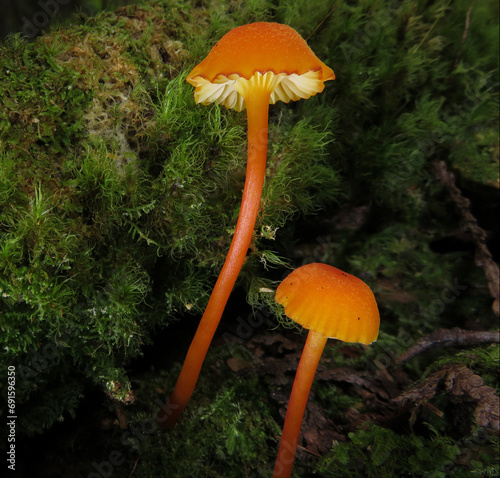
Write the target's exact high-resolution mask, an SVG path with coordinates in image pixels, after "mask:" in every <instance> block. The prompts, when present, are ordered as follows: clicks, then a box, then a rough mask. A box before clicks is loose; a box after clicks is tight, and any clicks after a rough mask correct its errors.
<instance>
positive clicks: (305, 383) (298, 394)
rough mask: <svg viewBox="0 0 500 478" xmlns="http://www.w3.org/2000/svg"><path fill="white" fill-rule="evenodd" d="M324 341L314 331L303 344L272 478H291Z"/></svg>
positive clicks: (324, 338) (310, 332) (321, 336)
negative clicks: (303, 420) (305, 412)
mask: <svg viewBox="0 0 500 478" xmlns="http://www.w3.org/2000/svg"><path fill="white" fill-rule="evenodd" d="M327 340H328V338H327V337H324V336H323V335H321V334H318V333H317V332H314V330H310V331H309V334H308V335H307V340H306V344H305V345H304V350H303V351H302V356H301V357H300V362H299V366H298V367H297V373H296V374H295V380H294V382H293V387H292V393H291V394H290V400H289V402H288V409H287V411H286V417H285V425H284V426H283V433H282V434H281V440H280V447H279V450H278V457H277V458H276V464H275V466H274V473H273V478H289V477H290V476H291V475H292V468H293V461H294V459H295V451H296V450H297V444H298V442H299V435H300V428H301V426H302V418H303V416H304V411H305V409H306V404H307V399H308V398H309V392H310V390H311V385H312V382H313V380H314V375H315V373H316V369H317V368H318V363H319V359H320V358H321V354H322V353H323V349H324V348H325V344H326V341H327Z"/></svg>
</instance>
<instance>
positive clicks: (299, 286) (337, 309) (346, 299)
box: [275, 263, 380, 345]
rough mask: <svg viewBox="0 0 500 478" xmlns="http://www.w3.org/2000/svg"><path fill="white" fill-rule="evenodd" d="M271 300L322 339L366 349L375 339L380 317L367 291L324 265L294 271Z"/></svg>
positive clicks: (342, 274)
mask: <svg viewBox="0 0 500 478" xmlns="http://www.w3.org/2000/svg"><path fill="white" fill-rule="evenodd" d="M275 299H276V302H278V303H279V304H281V305H283V306H284V307H285V314H286V315H287V316H288V317H290V318H291V319H292V320H294V321H295V322H297V323H299V324H300V325H302V326H303V327H305V328H306V329H311V330H314V331H315V332H317V333H319V334H321V335H323V336H325V337H329V338H335V339H339V340H342V341H344V342H359V343H363V344H367V345H368V344H371V343H372V342H374V341H375V340H376V339H377V337H378V332H379V326H380V315H379V311H378V308H377V302H376V301H375V297H374V295H373V292H372V291H371V289H370V288H369V287H368V286H367V285H366V284H365V283H364V282H363V281H362V280H361V279H358V278H357V277H355V276H353V275H351V274H347V273H346V272H343V271H341V270H339V269H337V268H335V267H332V266H329V265H327V264H319V263H312V264H307V265H305V266H302V267H299V268H298V269H295V270H294V271H293V272H291V273H290V274H289V275H288V276H287V277H286V278H285V279H284V280H283V282H282V283H281V284H280V285H279V286H278V288H277V290H276V296H275Z"/></svg>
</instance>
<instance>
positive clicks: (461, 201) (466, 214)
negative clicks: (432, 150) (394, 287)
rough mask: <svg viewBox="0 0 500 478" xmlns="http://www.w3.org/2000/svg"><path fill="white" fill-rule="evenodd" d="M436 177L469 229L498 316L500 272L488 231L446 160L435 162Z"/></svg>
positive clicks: (477, 261) (499, 307)
mask: <svg viewBox="0 0 500 478" xmlns="http://www.w3.org/2000/svg"><path fill="white" fill-rule="evenodd" d="M434 166H435V167H434V172H435V175H436V177H437V178H438V179H439V180H440V181H441V182H442V183H443V184H444V185H445V187H446V189H447V190H448V194H449V195H450V198H451V200H452V201H453V202H454V203H455V205H456V207H457V209H458V211H459V213H460V216H461V223H462V224H461V225H462V228H463V229H464V230H466V231H469V232H470V234H471V235H472V240H473V241H474V245H475V247H476V254H475V263H476V265H477V266H478V267H482V268H483V269H484V274H485V276H486V279H487V280H488V288H489V290H490V294H491V296H492V297H493V299H494V301H493V305H492V306H491V308H492V310H493V312H494V313H495V315H496V316H499V315H500V273H499V269H498V264H496V263H495V261H494V260H493V258H492V256H491V253H490V251H489V249H488V247H487V246H486V239H487V236H488V235H487V233H486V231H485V230H484V229H482V228H481V227H479V225H478V223H477V220H476V218H475V217H474V216H473V214H472V213H471V208H470V201H469V200H468V199H467V198H466V197H464V196H463V195H462V192H461V191H460V189H459V188H458V187H457V185H456V184H455V175H454V174H453V173H452V172H451V171H448V169H447V167H446V163H445V162H444V161H436V162H435V164H434Z"/></svg>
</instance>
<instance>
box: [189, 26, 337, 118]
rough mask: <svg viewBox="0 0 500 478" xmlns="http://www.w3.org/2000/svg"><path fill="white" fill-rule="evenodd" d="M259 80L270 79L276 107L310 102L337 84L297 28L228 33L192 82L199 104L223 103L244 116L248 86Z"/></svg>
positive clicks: (241, 29) (267, 81) (243, 28)
mask: <svg viewBox="0 0 500 478" xmlns="http://www.w3.org/2000/svg"><path fill="white" fill-rule="evenodd" d="M256 75H257V76H259V75H260V76H264V77H265V79H264V80H263V81H261V83H262V82H263V83H264V84H266V86H267V87H268V88H269V91H270V92H271V98H270V101H269V102H270V103H271V104H274V103H275V102H276V101H278V100H281V101H284V102H288V101H290V100H294V101H296V100H298V99H300V98H304V99H305V98H309V97H310V96H313V95H315V94H316V93H320V92H321V91H323V89H324V82H325V81H327V80H334V79H335V74H334V73H333V70H332V69H331V68H329V67H328V66H326V65H325V64H324V63H323V62H322V61H320V60H319V58H318V57H317V56H316V55H315V54H314V53H313V51H312V50H311V49H310V48H309V46H308V45H307V43H306V41H305V40H304V39H303V38H302V37H301V36H300V35H299V34H298V33H297V32H296V31H295V30H294V29H293V28H291V27H289V26H287V25H281V24H279V23H266V22H258V23H250V24H248V25H243V26H240V27H236V28H234V29H233V30H231V31H230V32H228V33H226V35H224V36H223V37H222V38H221V40H220V41H219V42H218V43H217V44H216V45H215V46H214V47H213V48H212V50H211V51H210V52H209V54H208V55H207V57H206V58H205V59H204V60H203V61H202V62H201V63H200V64H199V65H197V66H195V67H194V69H193V70H192V71H191V73H189V75H188V76H187V78H186V80H187V81H188V83H190V84H191V85H193V86H194V87H195V88H196V90H195V99H196V102H197V103H203V104H208V103H212V102H214V101H217V102H219V103H221V104H223V105H224V106H226V107H227V108H234V109H236V110H237V111H241V110H242V109H243V108H244V101H243V100H244V97H245V93H246V91H247V90H248V88H245V86H246V84H247V83H248V81H251V80H252V79H253V78H254V77H255V76H256ZM245 80H246V81H245Z"/></svg>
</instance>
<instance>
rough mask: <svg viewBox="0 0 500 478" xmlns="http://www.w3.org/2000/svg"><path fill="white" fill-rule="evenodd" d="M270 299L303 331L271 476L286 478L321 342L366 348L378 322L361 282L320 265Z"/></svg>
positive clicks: (293, 277) (296, 274) (299, 272)
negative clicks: (300, 353) (304, 339)
mask: <svg viewBox="0 0 500 478" xmlns="http://www.w3.org/2000/svg"><path fill="white" fill-rule="evenodd" d="M275 299H276V302H278V303H279V304H281V305H283V306H284V307H285V314H286V315H287V316H288V317H290V318H291V319H292V320H294V321H295V322H298V323H299V324H300V325H302V326H303V327H305V328H306V329H309V333H308V334H307V340H306V343H305V345H304V350H303V351H302V356H301V358H300V362H299V366H298V368H297V373H296V375H295V380H294V382H293V387H292V393H291V395H290V400H289V402H288V408H287V412H286V417H285V425H284V426H283V433H282V434H281V440H280V446H279V450H278V457H277V459H276V464H275V467H274V474H273V478H288V477H290V476H291V474H292V468H293V462H294V458H295V451H296V449H297V444H298V441H299V434H300V427H301V424H302V417H303V415H304V410H305V408H306V403H307V399H308V397H309V391H310V390H311V385H312V382H313V379H314V375H315V373H316V368H317V366H318V363H319V359H320V358H321V354H322V353H323V349H324V347H325V344H326V341H327V339H328V338H335V339H339V340H342V341H344V342H359V343H362V344H366V345H368V344H370V343H372V342H373V341H375V340H376V339H377V337H378V330H379V324H380V317H379V312H378V308H377V303H376V301H375V297H374V296H373V292H372V291H371V289H370V288H369V287H368V286H367V285H366V284H365V283H364V282H363V281H362V280H361V279H358V278H357V277H354V276H352V275H350V274H347V273H345V272H342V271H341V270H339V269H337V268H335V267H332V266H329V265H326V264H318V263H313V264H307V265H305V266H302V267H299V268H298V269H295V270H294V271H293V272H292V273H291V274H289V275H288V276H287V277H286V278H285V280H283V282H282V283H281V284H280V285H279V286H278V288H277V290H276V296H275Z"/></svg>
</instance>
